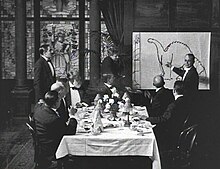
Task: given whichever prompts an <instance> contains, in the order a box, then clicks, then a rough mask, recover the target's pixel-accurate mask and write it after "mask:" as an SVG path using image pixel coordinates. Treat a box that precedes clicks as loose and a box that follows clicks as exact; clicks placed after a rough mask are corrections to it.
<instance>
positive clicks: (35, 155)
mask: <svg viewBox="0 0 220 169" xmlns="http://www.w3.org/2000/svg"><path fill="white" fill-rule="evenodd" d="M26 126H27V127H28V130H29V131H30V133H31V136H32V139H33V146H34V162H35V167H34V168H35V169H37V168H38V165H39V164H38V154H39V143H38V139H37V135H36V131H35V129H34V126H33V125H31V124H30V123H26Z"/></svg>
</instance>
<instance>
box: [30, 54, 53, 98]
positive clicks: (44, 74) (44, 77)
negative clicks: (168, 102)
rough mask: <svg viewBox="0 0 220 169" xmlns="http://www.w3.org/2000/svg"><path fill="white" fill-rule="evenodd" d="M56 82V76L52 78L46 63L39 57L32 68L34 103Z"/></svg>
mask: <svg viewBox="0 0 220 169" xmlns="http://www.w3.org/2000/svg"><path fill="white" fill-rule="evenodd" d="M54 72H55V71H54ZM55 81H56V75H54V76H52V72H51V70H50V67H49V65H48V63H47V61H46V60H45V59H44V58H43V57H40V58H39V59H38V60H37V62H36V63H35V66H34V89H35V101H36V102H37V101H38V100H39V99H43V98H44V95H45V93H46V92H48V91H49V90H50V87H51V85H52V84H53V83H55Z"/></svg>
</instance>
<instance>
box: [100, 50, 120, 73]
mask: <svg viewBox="0 0 220 169" xmlns="http://www.w3.org/2000/svg"><path fill="white" fill-rule="evenodd" d="M117 59H118V55H117V51H116V50H113V49H112V50H109V52H108V56H107V57H105V58H104V60H103V61H102V65H101V71H102V75H104V74H113V75H114V76H115V77H117V76H118V75H119V66H118V64H117V62H116V60H117Z"/></svg>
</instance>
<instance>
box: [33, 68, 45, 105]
mask: <svg viewBox="0 0 220 169" xmlns="http://www.w3.org/2000/svg"><path fill="white" fill-rule="evenodd" d="M41 73H42V66H40V65H36V66H35V67H34V89H35V99H36V101H39V100H40V99H43V93H42V90H41V88H42V85H41V78H42V77H41Z"/></svg>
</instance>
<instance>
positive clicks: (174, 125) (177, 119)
mask: <svg viewBox="0 0 220 169" xmlns="http://www.w3.org/2000/svg"><path fill="white" fill-rule="evenodd" d="M188 114H189V107H188V103H187V101H186V99H185V98H184V97H183V96H181V97H179V98H178V99H177V100H175V101H174V102H172V103H170V104H169V105H168V107H167V109H166V110H165V112H164V114H163V115H161V116H158V117H149V118H148V119H147V120H148V121H150V122H151V123H156V124H157V126H156V127H155V128H157V127H159V129H160V131H157V132H158V134H160V135H159V136H157V137H159V140H158V142H159V145H162V146H166V148H165V147H163V148H165V149H167V148H168V149H169V148H172V147H174V146H176V145H177V141H178V137H179V134H180V132H181V131H182V129H183V123H184V121H185V119H186V117H187V116H188ZM160 126H162V127H160ZM161 135H162V138H161Z"/></svg>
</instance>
